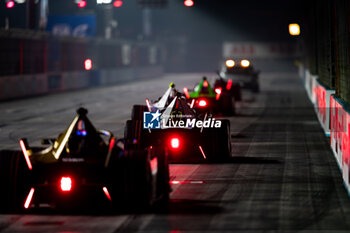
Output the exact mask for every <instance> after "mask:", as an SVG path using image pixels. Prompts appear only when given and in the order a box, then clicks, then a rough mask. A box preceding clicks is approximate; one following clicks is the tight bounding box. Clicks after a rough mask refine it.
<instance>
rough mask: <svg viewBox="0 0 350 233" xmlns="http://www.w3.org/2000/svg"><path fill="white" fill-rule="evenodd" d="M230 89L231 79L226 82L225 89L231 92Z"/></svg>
mask: <svg viewBox="0 0 350 233" xmlns="http://www.w3.org/2000/svg"><path fill="white" fill-rule="evenodd" d="M231 87H232V79H229V80H228V81H227V85H226V89H227V90H231Z"/></svg>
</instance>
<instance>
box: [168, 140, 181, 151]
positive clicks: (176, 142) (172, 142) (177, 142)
mask: <svg viewBox="0 0 350 233" xmlns="http://www.w3.org/2000/svg"><path fill="white" fill-rule="evenodd" d="M170 145H171V147H172V148H174V149H177V148H179V147H180V140H179V139H178V138H172V139H171V140H170Z"/></svg>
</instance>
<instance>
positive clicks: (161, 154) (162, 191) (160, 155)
mask: <svg viewBox="0 0 350 233" xmlns="http://www.w3.org/2000/svg"><path fill="white" fill-rule="evenodd" d="M151 157H156V158H157V161H158V163H157V164H158V173H157V192H156V194H157V202H156V203H155V210H156V211H159V212H163V211H166V210H168V204H169V193H170V185H169V163H168V152H167V149H166V148H163V147H153V148H152V149H151Z"/></svg>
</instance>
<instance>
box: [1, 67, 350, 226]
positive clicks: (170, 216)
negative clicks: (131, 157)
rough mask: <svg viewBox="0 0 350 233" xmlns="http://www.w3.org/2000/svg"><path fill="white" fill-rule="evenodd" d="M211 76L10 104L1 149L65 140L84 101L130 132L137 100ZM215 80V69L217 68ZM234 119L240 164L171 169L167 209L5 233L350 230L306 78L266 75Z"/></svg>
mask: <svg viewBox="0 0 350 233" xmlns="http://www.w3.org/2000/svg"><path fill="white" fill-rule="evenodd" d="M201 75H203V74H181V75H165V76H164V77H160V78H157V79H153V80H149V81H143V82H137V83H128V84H123V85H119V86H111V87H103V88H97V89H89V90H83V91H74V92H68V93H63V94H54V95H49V96H42V97H35V98H30V99H25V100H15V101H9V102H2V103H0V149H14V148H16V149H18V139H19V138H20V137H26V138H28V139H29V142H30V144H31V145H37V144H39V142H40V139H41V138H42V137H49V138H50V137H56V136H57V135H58V134H59V133H60V132H61V131H62V130H64V129H65V127H66V126H67V125H68V124H69V122H70V121H71V120H72V119H73V117H74V114H75V109H76V108H78V107H79V106H84V107H86V108H88V110H89V114H88V116H89V118H90V119H91V121H92V122H93V124H94V125H95V126H96V128H100V129H109V130H111V131H112V132H114V133H115V134H116V135H117V136H118V135H119V136H122V134H123V127H124V123H125V121H126V120H127V119H128V118H129V117H130V110H131V106H132V104H143V103H144V99H145V98H146V97H149V98H151V99H156V98H158V97H159V96H160V95H162V94H163V92H164V91H165V90H166V88H167V86H168V85H169V83H170V82H171V81H173V82H175V84H177V87H178V88H179V89H182V88H183V86H188V87H192V86H193V85H194V83H195V82H196V81H199V79H200V77H201ZM207 75H208V76H209V77H210V76H211V75H210V74H207ZM260 83H261V89H262V91H261V93H259V94H251V93H250V92H244V93H243V95H244V100H243V101H242V102H241V103H237V115H236V116H234V117H230V121H231V127H232V128H231V136H232V147H233V152H232V160H231V161H229V162H227V163H225V164H181V165H171V166H170V176H171V180H173V181H174V180H176V181H185V182H182V183H180V184H173V185H172V189H173V191H172V193H171V195H170V197H171V200H170V204H169V211H168V212H167V213H158V214H156V213H147V212H146V213H137V214H113V215H110V214H109V215H105V214H104V213H96V214H85V215H84V214H83V215H58V214H55V213H50V214H43V213H40V212H39V213H35V214H28V215H0V231H1V232H145V233H146V232H147V233H150V232H171V233H180V232H233V231H239V232H242V231H244V232H281V231H283V232H296V231H298V232H313V231H315V232H349V231H350V198H349V197H348V195H347V191H346V190H345V188H344V186H343V182H342V179H341V175H340V172H339V169H338V167H337V164H336V162H335V159H334V157H333V154H332V152H331V150H330V149H329V143H328V141H329V140H328V138H327V137H325V135H324V133H323V132H322V130H321V127H320V126H319V124H318V121H317V118H316V115H315V114H314V111H313V108H312V105H311V103H310V102H309V100H308V98H307V96H306V93H305V91H304V89H303V87H302V82H301V80H300V79H299V78H298V77H297V75H296V74H293V73H267V74H262V75H261V79H260Z"/></svg>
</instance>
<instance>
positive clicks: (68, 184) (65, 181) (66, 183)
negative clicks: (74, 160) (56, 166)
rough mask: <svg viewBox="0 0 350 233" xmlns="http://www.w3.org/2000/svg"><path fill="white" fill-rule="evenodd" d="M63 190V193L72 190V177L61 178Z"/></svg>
mask: <svg viewBox="0 0 350 233" xmlns="http://www.w3.org/2000/svg"><path fill="white" fill-rule="evenodd" d="M61 190H62V191H63V192H69V191H71V190H72V179H71V178H70V177H65V176H63V177H62V178H61Z"/></svg>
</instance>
